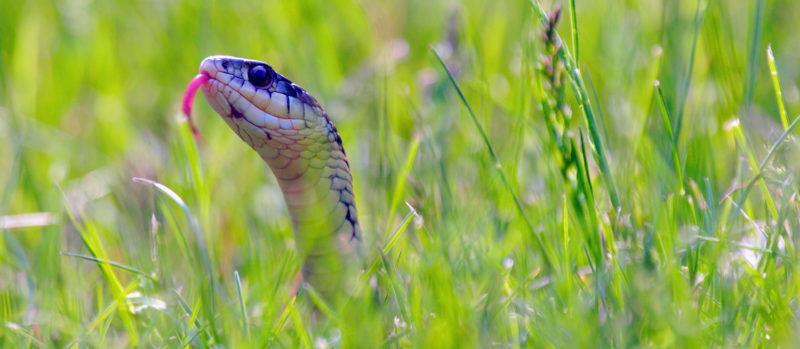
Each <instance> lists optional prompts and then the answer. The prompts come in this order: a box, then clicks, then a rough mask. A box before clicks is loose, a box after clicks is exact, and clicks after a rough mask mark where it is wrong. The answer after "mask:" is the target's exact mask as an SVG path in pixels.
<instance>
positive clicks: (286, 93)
mask: <svg viewBox="0 0 800 349" xmlns="http://www.w3.org/2000/svg"><path fill="white" fill-rule="evenodd" d="M200 74H203V75H206V76H207V77H208V81H207V82H206V83H204V84H203V85H202V86H201V87H202V90H203V94H204V95H205V97H206V99H207V100H208V102H209V104H211V107H212V108H214V110H215V111H216V112H217V113H218V114H220V115H221V116H223V119H224V120H225V121H226V122H227V123H228V124H229V125H230V126H231V128H232V129H233V130H234V131H236V132H237V133H238V134H239V136H241V137H242V139H244V140H245V141H246V142H248V143H250V145H251V146H252V147H254V148H255V147H256V145H257V144H254V142H255V140H254V139H253V138H264V137H266V138H269V139H271V138H272V136H279V137H280V136H291V135H293V134H294V133H296V132H297V131H301V130H304V129H316V128H320V127H322V128H324V127H326V126H327V124H328V123H329V120H328V118H327V115H325V112H324V111H323V110H322V108H321V107H320V105H319V103H318V102H317V100H316V99H314V97H312V96H311V95H310V94H308V93H307V92H306V91H305V90H304V89H303V88H301V87H300V86H297V85H295V84H294V83H293V82H291V81H290V80H289V79H287V78H285V77H283V76H282V75H280V74H278V73H277V72H275V70H273V69H272V67H270V66H269V65H268V64H266V63H264V62H260V61H256V60H250V59H243V58H238V57H231V56H210V57H207V58H205V59H204V60H203V61H202V62H201V63H200ZM281 130H284V131H281Z"/></svg>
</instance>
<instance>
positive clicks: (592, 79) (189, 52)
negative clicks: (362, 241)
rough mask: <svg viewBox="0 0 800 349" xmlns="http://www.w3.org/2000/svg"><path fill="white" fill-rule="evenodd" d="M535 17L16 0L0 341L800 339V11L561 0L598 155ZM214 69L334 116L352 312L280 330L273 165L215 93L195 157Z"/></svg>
mask: <svg viewBox="0 0 800 349" xmlns="http://www.w3.org/2000/svg"><path fill="white" fill-rule="evenodd" d="M532 4H538V2H533V3H531V2H528V1H522V0H510V1H482V0H463V1H428V0H408V1H361V0H324V1H323V0H309V1H272V0H269V1H258V2H247V1H207V2H202V1H181V0H173V1H92V0H64V1H37V0H29V1H1V2H0V217H2V218H0V219H2V221H0V222H2V235H0V345H2V346H4V347H24V346H33V347H84V346H85V347H120V346H136V345H140V346H145V347H164V346H168V347H176V346H184V345H189V346H193V347H213V346H218V345H221V346H224V347H242V346H253V347H263V346H279V347H282V346H289V347H295V346H317V347H326V346H337V345H342V346H362V347H377V346H389V347H396V346H401V347H406V346H411V347H464V346H467V347H492V346H499V347H517V346H543V345H551V346H555V347H565V346H568V347H573V346H601V347H608V346H619V347H626V346H655V347H662V346H700V345H703V346H706V345H707V346H720V347H731V346H773V345H784V346H792V345H791V344H792V343H794V342H795V341H796V339H797V338H796V333H797V330H798V321H797V317H798V315H799V314H800V306H798V300H797V296H798V292H799V291H800V288H799V287H798V286H800V284H799V283H798V279H797V278H795V277H794V275H795V274H794V272H795V271H799V270H798V262H800V260H798V257H797V251H796V249H795V246H796V245H797V242H798V236H797V233H798V229H800V223H799V222H798V209H799V208H800V200H799V199H798V195H797V193H798V183H799V182H798V172H797V170H798V161H797V160H798V159H800V157H799V156H798V154H800V147H798V143H797V141H796V139H795V138H794V137H793V136H792V135H791V133H792V132H791V129H789V132H787V133H786V137H785V138H780V137H781V136H782V134H783V133H784V132H785V131H786V130H787V129H788V127H787V126H788V125H789V123H791V122H792V121H793V120H794V118H795V116H796V115H797V113H798V110H799V109H800V90H798V87H797V82H798V74H799V73H800V71H799V69H798V67H800V65H798V63H800V40H798V37H797V33H798V32H799V31H798V26H797V23H800V3H797V2H792V1H769V2H765V1H724V0H708V1H699V2H697V1H666V0H664V1H655V0H653V1H632V0H631V1H589V0H575V3H574V5H575V12H576V15H577V26H573V24H572V22H571V19H572V17H571V16H570V13H569V12H570V11H569V9H570V6H569V5H570V4H571V3H570V2H565V3H561V4H560V5H561V6H563V10H562V13H561V18H560V21H559V25H558V27H557V29H558V33H560V34H561V37H562V38H563V45H564V46H565V47H567V48H568V49H569V50H570V53H571V56H570V58H569V59H574V60H573V63H574V64H575V65H577V66H578V67H579V68H580V71H581V74H580V76H581V78H582V81H583V83H584V84H585V86H586V94H585V95H584V96H585V97H586V98H588V101H589V103H590V104H591V108H592V111H593V113H594V116H595V118H596V119H597V126H598V127H597V128H596V130H597V131H598V135H599V137H600V139H602V143H601V144H598V142H596V140H595V139H592V138H590V137H589V133H590V128H591V126H590V125H589V126H587V125H588V124H587V121H586V117H585V114H584V110H585V109H582V108H581V105H580V103H579V102H580V99H579V98H578V97H577V96H579V95H578V93H576V90H575V89H573V86H575V85H573V83H575V80H574V76H572V77H568V76H567V72H566V70H563V67H562V68H561V69H562V70H561V73H560V74H562V75H561V76H562V77H561V79H566V88H565V89H563V90H558V89H554V88H552V87H553V86H552V84H548V83H547V82H546V80H547V72H546V70H547V69H546V66H547V62H548V60H547V58H546V57H547V55H548V51H547V45H545V40H544V38H543V36H542V30H543V27H544V25H543V22H542V21H541V18H540V16H539V12H537V10H535V8H534V6H532ZM556 5H558V4H553V3H550V2H543V3H542V4H541V6H542V7H543V8H544V9H545V10H546V11H550V10H552V9H553V8H554V7H555V6H556ZM575 28H576V29H577V38H578V52H577V54H576V52H575V51H576V50H575V42H574V39H573V30H574V29H575ZM767 45H771V47H772V50H773V51H774V55H775V66H776V69H777V76H778V77H779V80H780V83H779V87H780V90H778V91H780V92H781V95H780V96H779V97H778V98H776V89H775V85H774V84H773V80H772V75H771V74H770V70H769V65H768V60H767V54H766V49H767ZM431 48H434V49H435V50H436V51H437V52H438V53H439V55H440V56H441V57H442V58H443V60H444V62H445V63H446V64H447V66H448V67H449V69H450V70H451V72H452V73H453V77H454V78H455V80H456V81H457V82H458V84H459V86H460V88H461V89H462V90H463V91H464V94H465V97H466V100H467V101H468V103H469V104H470V106H471V108H472V109H473V110H474V112H475V115H476V116H477V121H478V122H479V124H480V125H481V126H482V128H483V129H485V131H486V133H487V134H488V140H489V141H490V142H491V144H492V146H493V149H494V151H495V153H496V154H497V157H498V160H499V163H500V164H501V165H500V166H496V164H495V160H494V159H493V158H492V157H491V156H490V154H489V152H488V151H487V146H486V144H485V143H484V141H483V139H482V137H481V136H480V133H479V130H478V128H476V126H475V124H474V123H473V122H472V120H471V119H470V116H469V114H468V112H467V109H466V108H465V104H464V103H463V102H462V101H461V100H460V99H459V97H458V94H457V93H456V91H455V89H454V85H453V84H452V83H451V82H450V80H449V79H448V76H447V74H446V73H445V70H444V69H443V68H442V66H441V65H440V63H439V61H438V60H437V59H436V56H435V55H434V54H433V53H432V50H431ZM214 54H226V55H234V56H240V57H247V58H252V59H258V60H263V61H265V62H268V63H269V64H271V65H272V66H273V67H274V68H275V69H276V70H277V71H279V72H281V73H282V74H283V75H285V76H286V77H288V78H290V79H292V80H293V81H294V82H295V83H297V84H299V85H301V86H303V87H304V88H306V90H308V91H309V93H311V94H313V95H314V96H315V97H316V98H317V99H318V100H319V101H320V103H321V104H322V105H323V107H324V108H325V109H326V110H327V112H328V114H329V115H330V116H331V118H332V119H333V120H334V122H335V123H336V124H337V126H338V129H339V130H340V133H341V136H342V139H343V140H344V145H345V148H346V149H347V154H348V156H349V159H350V164H351V166H352V168H353V176H354V182H355V191H356V195H357V202H358V205H359V207H360V210H359V211H360V213H361V221H362V224H363V229H364V231H365V234H366V235H367V248H368V250H369V251H371V254H370V257H369V258H368V261H367V264H373V262H374V264H375V265H376V266H377V268H376V271H375V273H374V275H371V276H369V278H368V280H366V281H365V282H364V287H365V288H366V289H367V290H368V291H367V294H368V296H366V297H363V299H359V300H357V301H355V305H353V307H352V308H350V309H347V310H344V309H334V310H333V311H334V312H335V313H336V314H335V315H331V314H324V313H319V312H317V311H315V310H313V309H312V306H311V305H310V300H309V297H308V295H307V294H305V293H302V292H301V295H300V296H299V297H298V299H297V301H296V302H295V303H291V304H293V305H291V306H289V309H290V311H289V312H287V313H286V314H288V315H283V316H282V315H281V314H282V308H283V307H284V305H285V304H286V303H287V301H288V299H286V291H287V288H288V284H289V283H290V282H291V280H292V279H293V277H294V275H295V273H296V270H297V268H298V266H299V263H300V262H299V261H297V260H296V256H295V255H294V251H293V244H294V243H293V239H292V232H291V226H290V222H289V219H288V213H287V212H286V208H285V206H284V204H283V201H282V198H281V196H280V190H279V189H278V187H277V185H276V183H275V180H274V178H273V176H272V175H271V174H270V171H269V169H268V168H267V166H266V165H265V164H264V163H263V162H262V160H261V159H260V158H259V157H258V156H256V154H255V153H254V152H253V151H252V150H250V149H249V148H248V147H247V146H246V145H245V144H244V143H243V142H241V140H239V138H238V137H237V136H236V135H235V134H234V133H233V132H231V131H230V130H229V129H228V127H227V126H225V125H224V123H223V122H222V121H221V120H219V117H218V116H217V115H216V114H215V113H214V112H213V111H212V110H211V108H210V107H209V106H208V105H207V103H205V101H204V100H203V98H200V97H199V98H198V99H197V101H196V102H195V112H194V113H195V115H194V117H195V119H196V122H197V123H198V126H199V129H200V132H201V133H202V136H203V141H202V142H199V143H197V142H195V141H194V140H192V138H191V136H190V135H189V133H188V130H187V126H186V123H185V122H184V120H183V117H181V116H180V115H179V112H178V111H179V105H180V100H181V97H182V94H183V91H184V89H185V87H186V85H187V83H188V82H189V80H190V79H191V78H192V77H193V76H194V75H195V74H196V73H197V67H198V65H199V63H200V61H201V60H202V58H203V57H205V56H208V55H214ZM550 59H551V62H552V59H553V58H550ZM556 66H557V64H556ZM556 70H559V69H558V68H556ZM655 80H659V81H660V86H661V88H662V91H663V102H664V108H663V109H664V111H666V114H664V113H662V112H661V108H660V106H659V100H660V99H659V98H658V93H656V90H655V89H654V81H655ZM558 100H561V102H556V101H558ZM778 100H780V101H782V103H784V104H785V112H786V114H787V117H786V118H785V119H786V120H787V122H784V121H783V119H782V117H781V112H782V110H781V107H780V104H779V103H778ZM549 104H553V105H555V104H558V105H559V108H561V109H560V110H562V111H563V113H562V114H561V117H562V119H563V118H566V117H568V118H569V119H570V120H571V121H569V122H568V123H567V124H566V125H565V126H564V128H563V129H562V130H561V131H563V132H562V133H561V135H562V136H563V137H564V139H568V140H571V141H573V142H574V143H573V144H575V145H576V147H577V148H575V149H577V150H576V151H577V154H578V158H579V159H585V160H581V161H578V162H581V163H583V164H578V165H574V164H573V166H577V169H578V170H576V168H575V167H572V168H569V166H566V167H565V166H564V163H563V162H562V161H563V159H564V158H563V154H564V153H563V152H562V150H561V148H559V147H558V146H557V140H556V139H555V138H554V136H553V133H551V132H549V131H548V126H547V121H546V118H547V117H548V116H547V115H549V114H548V110H549V109H548V108H549V107H548V105H549ZM554 115H555V114H554ZM662 117H666V118H668V119H667V122H666V123H665V122H662V120H663V119H662ZM678 120H680V122H678ZM562 122H563V120H562ZM667 124H669V125H670V128H671V129H672V131H671V132H674V134H675V137H676V138H677V139H676V140H675V142H674V143H673V138H672V136H670V131H669V130H668V129H667V127H665V126H666V125H667ZM779 139H783V140H784V141H783V142H777V141H778V140H779ZM776 142H777V143H776ZM673 144H674V145H675V152H673V148H672V145H673ZM773 145H777V146H776V147H775V148H774V149H772V147H773ZM598 149H599V152H600V153H602V154H604V155H605V156H606V157H607V158H608V163H609V169H610V171H604V170H603V168H602V166H601V165H599V164H598V160H597V159H598V157H597V156H598V154H599V153H598ZM674 154H677V159H676V158H675V157H674ZM573 160H574V159H573ZM762 162H763V166H762V167H761V169H760V170H759V168H758V165H759V164H762ZM498 168H499V171H498ZM565 168H566V169H565ZM581 168H583V169H585V170H586V171H588V173H589V175H590V178H589V179H591V195H588V196H587V195H581V194H580V193H584V194H586V193H588V192H587V191H585V190H584V191H581V189H580V188H582V187H581V185H584V186H585V185H586V184H587V182H588V181H583V180H581V179H580V178H581V177H580V173H581V172H580V169H581ZM576 171H577V172H576ZM678 174H680V176H679V175H678ZM503 176H505V178H506V179H507V184H504V180H503ZM133 177H143V178H148V179H152V180H154V181H157V182H159V183H162V184H163V185H165V186H166V187H169V188H171V190H174V191H175V192H176V193H177V194H178V195H179V196H180V197H182V199H183V201H184V202H185V206H184V207H181V206H180V205H178V204H176V202H175V201H174V200H172V199H170V198H169V197H167V196H165V195H163V194H162V193H161V192H159V191H158V189H156V188H155V187H153V186H149V185H147V184H143V183H137V182H134V181H132V178H133ZM679 177H681V178H679ZM576 178H577V179H576ZM755 178H757V179H758V180H757V181H755V180H754V179H755ZM607 179H610V181H607ZM751 182H753V183H755V184H754V185H752V186H748V184H750V183H751ZM681 187H683V188H684V189H683V190H681ZM576 188H577V189H576ZM609 188H615V191H616V192H617V195H618V197H619V207H614V205H613V204H612V202H611V201H610V196H609ZM515 197H518V199H519V203H520V206H519V208H518V207H517V205H516V204H515V200H514V199H515ZM410 207H413V208H414V209H415V210H416V212H417V214H416V215H413V214H412V215H409V212H410ZM184 208H185V209H186V210H188V211H189V212H190V214H189V215H186V214H184V211H183V209H184ZM29 213H41V214H40V215H37V216H28V217H29V218H30V219H28V220H27V221H24V222H22V223H20V218H21V216H19V215H21V214H29ZM588 217H592V219H590V218H588ZM193 221H196V222H197V225H193V223H192V222H193ZM590 221H591V222H590ZM587 222H588V223H587ZM404 223H408V224H407V225H403V224H404ZM390 241H393V242H392V243H389V242H390ZM378 250H385V251H386V252H387V253H386V254H385V255H382V254H379V253H377V251H378ZM543 251H547V252H546V253H545V252H543ZM60 252H67V253H75V254H80V255H82V256H94V257H95V258H99V259H102V260H107V261H113V262H115V263H119V264H121V265H124V266H127V267H125V268H128V269H125V268H120V267H112V266H110V265H109V264H98V263H96V262H95V261H91V260H87V258H85V257H75V256H69V255H64V254H60ZM548 254H549V255H550V259H551V260H550V261H549V262H548V261H547V258H548V257H546V255H548ZM98 266H100V267H98ZM130 268H135V271H131V270H130ZM234 271H237V272H238V276H239V277H240V281H238V283H237V277H236V276H235V275H234ZM237 285H239V286H240V288H241V292H239V291H238V288H237ZM240 294H241V296H240Z"/></svg>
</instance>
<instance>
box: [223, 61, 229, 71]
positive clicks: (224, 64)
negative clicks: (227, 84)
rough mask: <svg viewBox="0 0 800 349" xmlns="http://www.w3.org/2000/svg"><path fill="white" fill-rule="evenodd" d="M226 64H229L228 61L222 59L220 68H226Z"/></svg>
mask: <svg viewBox="0 0 800 349" xmlns="http://www.w3.org/2000/svg"><path fill="white" fill-rule="evenodd" d="M228 65H230V64H229V63H228V61H222V69H225V70H228Z"/></svg>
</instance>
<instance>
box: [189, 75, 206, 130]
mask: <svg viewBox="0 0 800 349" xmlns="http://www.w3.org/2000/svg"><path fill="white" fill-rule="evenodd" d="M208 79H210V77H209V76H208V74H203V73H200V74H197V76H195V77H194V79H192V81H191V82H189V86H188V87H186V92H185V93H184V94H183V113H184V114H186V118H187V119H189V127H190V128H191V129H192V135H194V136H195V138H197V137H199V133H198V132H197V127H195V126H194V122H192V102H194V96H195V95H197V89H199V88H200V86H201V85H203V84H205V83H206V81H208Z"/></svg>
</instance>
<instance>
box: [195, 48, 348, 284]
mask: <svg viewBox="0 0 800 349" xmlns="http://www.w3.org/2000/svg"><path fill="white" fill-rule="evenodd" d="M198 88H199V89H201V90H202V91H203V95H204V96H205V98H206V100H207V101H208V103H209V104H210V105H211V107H212V108H213V109H214V111H216V113H217V114H219V115H220V116H221V117H222V119H223V120H224V121H225V123H227V124H228V126H230V128H231V129H232V130H233V131H234V132H235V133H236V134H237V135H238V136H239V138H241V139H242V141H244V142H245V143H246V144H247V145H249V146H250V148H252V149H253V150H255V151H256V153H258V155H259V156H261V158H262V159H263V160H264V161H265V162H266V163H267V165H268V166H269V168H270V169H271V170H272V173H273V174H274V176H275V178H276V179H277V183H278V185H279V186H280V189H281V192H282V194H283V199H284V202H285V204H286V207H287V208H288V211H289V216H290V218H291V225H292V230H293V233H294V239H295V246H296V248H297V253H298V255H299V257H300V260H301V261H302V267H301V268H300V273H301V275H302V279H303V281H305V282H306V283H307V284H308V285H310V286H311V287H312V288H313V289H314V290H315V291H317V292H319V294H320V295H322V296H323V297H324V298H327V300H330V299H332V298H333V297H335V295H342V294H343V293H342V291H343V289H344V288H345V286H346V285H345V284H346V279H347V278H346V275H348V274H350V275H352V274H353V273H352V269H353V268H354V267H355V265H356V263H357V255H358V250H359V246H360V242H361V239H362V232H361V228H360V225H359V221H358V210H357V208H356V202H355V193H354V191H353V177H352V175H351V172H350V163H349V162H348V161H347V156H346V154H345V150H344V146H343V145H342V138H341V137H340V136H339V132H338V130H337V129H336V126H335V125H334V123H333V121H331V119H330V117H328V114H327V113H326V112H325V110H323V108H322V107H321V106H320V104H319V102H317V100H316V99H315V98H314V97H313V96H312V95H311V94H309V93H308V92H306V90H305V89H303V88H302V87H300V86H298V85H297V84H295V83H293V82H292V81H290V80H289V79H287V78H285V77H284V76H283V75H281V74H279V73H277V72H276V71H275V70H274V69H273V68H272V67H271V66H269V65H268V64H266V63H264V62H261V61H257V60H251V59H244V58H239V57H232V56H209V57H206V58H205V59H203V60H202V62H201V63H200V68H199V74H197V76H195V78H194V79H192V81H191V82H190V83H189V86H188V88H187V90H186V93H185V95H184V100H183V110H184V112H185V113H186V115H187V116H189V117H190V116H191V106H192V101H193V99H194V95H195V94H196V92H197V89H198ZM190 121H191V117H190ZM190 125H192V130H193V132H196V129H195V128H194V126H193V124H191V122H190Z"/></svg>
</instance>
